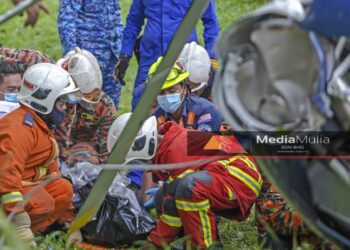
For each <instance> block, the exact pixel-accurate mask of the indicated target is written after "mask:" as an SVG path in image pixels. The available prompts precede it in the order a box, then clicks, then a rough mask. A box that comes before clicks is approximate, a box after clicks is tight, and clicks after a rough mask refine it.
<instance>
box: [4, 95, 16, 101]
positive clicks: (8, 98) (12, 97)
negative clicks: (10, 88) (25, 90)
mask: <svg viewBox="0 0 350 250" xmlns="http://www.w3.org/2000/svg"><path fill="white" fill-rule="evenodd" d="M3 95H4V101H7V102H17V96H18V93H4V94H3Z"/></svg>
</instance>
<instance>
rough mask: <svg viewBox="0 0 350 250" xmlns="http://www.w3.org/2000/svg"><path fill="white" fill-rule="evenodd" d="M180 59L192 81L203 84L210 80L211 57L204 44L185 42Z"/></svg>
mask: <svg viewBox="0 0 350 250" xmlns="http://www.w3.org/2000/svg"><path fill="white" fill-rule="evenodd" d="M178 60H179V62H180V63H181V64H182V65H183V66H184V67H185V69H186V70H187V71H188V72H189V73H190V77H189V79H190V81H191V82H193V83H198V84H199V85H201V84H202V86H203V85H204V83H206V82H207V81H208V80H209V73H210V65H211V63H210V57H209V54H208V52H207V51H206V50H205V49H204V48H203V47H202V46H200V45H198V44H197V43H195V42H191V43H187V44H185V47H184V48H183V49H182V51H181V54H180V56H179V58H178Z"/></svg>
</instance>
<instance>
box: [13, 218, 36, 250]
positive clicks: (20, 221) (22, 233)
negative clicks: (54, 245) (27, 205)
mask: <svg viewBox="0 0 350 250" xmlns="http://www.w3.org/2000/svg"><path fill="white" fill-rule="evenodd" d="M13 223H14V224H15V226H16V234H17V235H18V237H19V238H20V239H22V240H23V241H24V242H25V243H26V244H28V245H30V246H33V247H36V243H35V238H34V234H33V232H32V230H31V229H30V226H31V224H32V222H31V220H30V217H29V215H28V213H27V212H21V213H17V214H15V216H14V217H13Z"/></svg>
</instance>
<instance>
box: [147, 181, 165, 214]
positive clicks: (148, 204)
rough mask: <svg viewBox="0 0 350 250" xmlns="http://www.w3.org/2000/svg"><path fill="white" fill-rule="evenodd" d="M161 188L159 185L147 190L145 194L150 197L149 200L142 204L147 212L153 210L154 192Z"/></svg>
mask: <svg viewBox="0 0 350 250" xmlns="http://www.w3.org/2000/svg"><path fill="white" fill-rule="evenodd" d="M160 188H161V186H160V185H157V186H155V187H154V188H150V189H148V190H147V191H146V192H145V194H148V195H150V196H151V198H149V199H148V200H147V201H146V202H145V203H144V204H143V206H144V208H146V209H147V210H150V209H152V208H155V205H154V197H155V195H156V192H157V191H158V190H159V189H160Z"/></svg>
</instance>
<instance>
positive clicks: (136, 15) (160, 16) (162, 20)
mask: <svg viewBox="0 0 350 250" xmlns="http://www.w3.org/2000/svg"><path fill="white" fill-rule="evenodd" d="M191 3H192V0H161V1H158V0H147V1H144V0H133V3H132V5H131V7H130V11H129V14H128V17H127V20H126V26H125V29H124V35H123V42H122V48H121V51H120V59H119V62H118V64H117V65H116V70H115V77H116V79H118V80H119V82H120V83H122V84H123V83H124V79H123V78H124V76H125V73H126V69H127V68H128V65H129V60H130V58H131V56H132V54H133V51H134V49H135V45H136V44H137V41H138V36H139V35H140V32H141V30H142V26H143V25H144V24H145V23H146V25H145V27H144V32H143V35H142V38H141V39H140V43H139V48H138V51H139V60H138V62H139V68H138V72H137V76H136V80H135V85H134V91H133V99H132V108H135V106H136V104H137V103H138V101H139V99H140V97H141V96H142V93H143V90H144V87H145V84H144V81H145V80H146V79H147V74H148V70H149V68H150V66H151V65H152V64H153V63H154V62H155V61H156V60H157V59H158V57H160V56H162V55H164V54H165V53H166V51H167V49H168V46H169V44H170V42H171V39H172V38H173V36H174V35H175V32H176V30H177V29H178V27H179V25H180V23H181V21H182V19H183V18H184V16H185V14H186V12H187V10H188V8H189V7H190V5H191ZM202 23H203V26H204V32H203V38H204V43H205V49H206V50H207V51H208V53H209V55H210V58H211V59H213V65H216V64H217V63H216V55H215V53H214V48H213V47H214V43H215V40H216V38H217V37H218V35H219V22H218V19H217V15H216V10H215V2H214V0H211V1H210V3H209V5H208V7H207V9H206V10H205V12H204V13H203V15H202ZM192 41H196V42H197V41H198V39H197V34H196V30H194V31H193V32H192V34H191V36H190V37H189V39H188V42H192Z"/></svg>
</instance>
